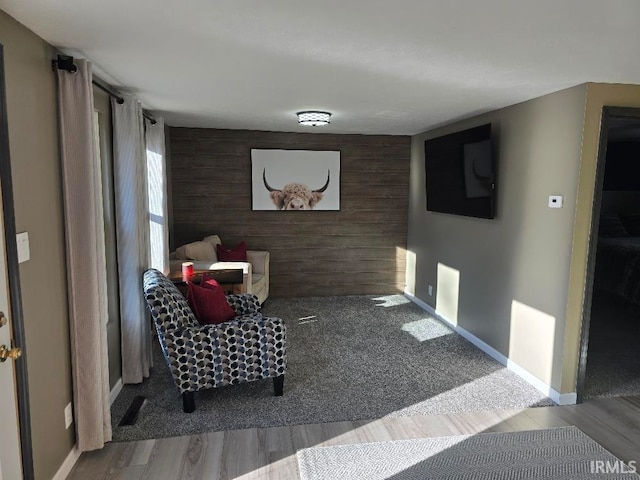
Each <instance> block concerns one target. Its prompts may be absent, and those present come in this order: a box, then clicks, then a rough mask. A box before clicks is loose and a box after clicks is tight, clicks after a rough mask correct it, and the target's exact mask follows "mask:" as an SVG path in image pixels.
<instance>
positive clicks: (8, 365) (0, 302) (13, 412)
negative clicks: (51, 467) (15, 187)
mask: <svg viewBox="0 0 640 480" xmlns="http://www.w3.org/2000/svg"><path fill="white" fill-rule="evenodd" d="M0 198H1V197H0ZM4 239H5V235H4V219H3V218H2V209H1V203H0V312H3V314H2V317H3V318H4V319H6V320H8V322H7V323H6V324H5V321H4V320H3V318H2V317H0V324H1V325H2V326H0V355H1V354H2V346H5V347H6V348H7V349H9V350H8V351H5V353H15V351H12V350H11V347H12V344H11V340H12V335H11V318H10V317H9V312H10V309H9V291H8V289H7V278H8V274H7V261H6V257H5V242H4ZM17 361H21V360H20V359H18V360H17ZM15 362H16V360H13V359H12V358H7V359H6V360H5V361H2V362H0V480H14V479H18V480H19V479H21V478H22V464H21V460H20V434H19V431H18V407H17V396H16V375H15V371H16V369H15Z"/></svg>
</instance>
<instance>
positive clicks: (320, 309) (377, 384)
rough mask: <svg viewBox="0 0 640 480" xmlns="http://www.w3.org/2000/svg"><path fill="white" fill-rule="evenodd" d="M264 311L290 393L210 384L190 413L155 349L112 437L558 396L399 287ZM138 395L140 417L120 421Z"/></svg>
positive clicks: (275, 302)
mask: <svg viewBox="0 0 640 480" xmlns="http://www.w3.org/2000/svg"><path fill="white" fill-rule="evenodd" d="M263 312H264V313H265V314H266V315H272V316H279V317H281V318H283V319H284V320H285V322H286V324H287V362H288V363H287V374H286V377H285V384H284V396H282V397H274V396H273V385H272V381H271V380H270V379H269V380H264V381H258V382H251V383H247V384H242V385H236V386H231V387H225V388H219V389H209V390H204V391H201V392H197V393H196V395H195V399H196V411H195V412H194V413H192V414H185V413H183V412H182V400H181V396H180V395H179V393H178V391H177V390H176V388H175V386H174V384H173V382H172V380H171V378H170V376H169V371H168V369H167V367H166V364H165V363H164V361H163V359H162V357H161V356H160V354H159V349H158V348H156V356H155V367H154V368H153V372H152V375H151V377H150V378H149V379H147V380H146V381H145V382H144V383H142V384H140V385H127V386H125V387H124V388H123V390H122V392H121V394H120V395H119V396H118V398H117V399H116V401H115V402H114V404H113V407H112V422H113V424H114V425H113V437H114V440H116V441H124V440H139V439H148V438H162V437H168V436H178V435H189V434H195V433H202V432H206V431H216V430H231V429H241V428H250V427H272V426H281V425H297V424H309V423H324V422H337V421H345V420H369V419H376V418H381V417H395V416H407V415H423V414H439V413H454V412H463V411H481V410H493V409H509V408H521V407H530V406H540V405H553V402H552V401H551V400H549V399H548V398H546V397H545V396H544V395H542V394H541V393H540V392H538V391H537V390H536V389H534V388H533V387H532V386H530V385H529V384H528V383H526V382H525V381H524V380H522V379H520V378H519V377H518V376H517V375H515V374H514V373H512V372H510V371H509V370H507V369H506V368H504V367H503V366H502V365H501V364H499V363H498V362H496V361H495V360H493V359H492V358H491V357H489V356H488V355H486V354H485V353H484V352H482V351H480V350H479V349H478V348H476V347H475V346H473V345H472V344H471V343H469V342H467V341H466V340H465V339H463V338H462V337H460V336H459V335H457V334H455V333H453V332H452V331H451V330H450V329H449V328H448V327H446V326H445V325H443V324H442V323H441V322H439V321H438V320H435V319H433V318H430V317H429V315H428V314H427V313H426V312H424V310H422V309H421V308H419V307H418V306H416V305H414V304H413V303H411V302H409V301H408V300H407V299H406V298H404V297H403V296H401V295H394V296H388V297H376V296H345V297H316V298H299V299H269V300H268V301H267V302H266V304H265V306H264V309H263ZM156 343H157V342H156ZM136 395H143V396H145V397H146V398H147V402H146V403H145V405H144V406H143V408H142V410H141V411H140V415H139V417H138V420H137V423H136V424H135V425H132V426H127V427H118V426H117V424H118V422H119V421H120V419H121V418H122V416H123V415H124V413H125V412H126V409H127V408H128V406H129V405H130V403H131V401H132V400H133V398H134V397H135V396H136Z"/></svg>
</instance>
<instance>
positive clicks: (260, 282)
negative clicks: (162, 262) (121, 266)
mask: <svg viewBox="0 0 640 480" xmlns="http://www.w3.org/2000/svg"><path fill="white" fill-rule="evenodd" d="M219 243H222V242H221V241H220V237H219V236H218V235H210V236H208V237H205V238H203V239H202V240H200V241H198V242H192V243H188V244H187V245H182V246H181V247H178V248H177V249H176V250H175V252H172V253H171V255H170V256H169V259H170V267H171V271H172V272H174V271H180V269H181V268H182V262H185V261H192V262H193V267H194V268H195V269H196V270H205V269H208V270H222V269H225V268H242V273H243V282H242V291H243V292H245V293H252V294H254V295H255V296H257V297H258V300H259V301H260V303H264V301H265V300H266V299H267V297H268V296H269V252H264V251H255V250H247V262H219V261H218V255H217V253H216V245H217V244H219Z"/></svg>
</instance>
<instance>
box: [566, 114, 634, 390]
mask: <svg viewBox="0 0 640 480" xmlns="http://www.w3.org/2000/svg"><path fill="white" fill-rule="evenodd" d="M615 117H618V118H619V117H623V118H637V119H638V120H640V108H634V107H608V106H605V107H602V117H601V121H600V143H599V145H598V157H597V160H596V179H595V185H594V192H593V206H592V209H591V235H590V236H589V249H588V252H589V253H588V254H587V276H586V280H585V285H584V287H585V288H584V298H583V303H582V329H581V332H580V352H579V353H580V356H579V358H578V381H577V385H576V393H577V397H578V398H577V401H578V403H582V400H583V395H584V384H585V377H586V373H587V350H588V348H589V328H590V326H591V302H592V299H593V276H594V272H595V268H596V250H597V248H596V247H597V245H598V228H599V225H600V209H601V207H602V188H603V185H604V172H605V163H606V159H607V141H608V138H609V124H610V122H611V119H612V118H615Z"/></svg>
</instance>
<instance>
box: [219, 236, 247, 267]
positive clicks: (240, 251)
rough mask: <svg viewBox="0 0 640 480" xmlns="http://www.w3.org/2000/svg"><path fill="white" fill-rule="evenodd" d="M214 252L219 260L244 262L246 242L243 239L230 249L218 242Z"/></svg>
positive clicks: (245, 259)
mask: <svg viewBox="0 0 640 480" xmlns="http://www.w3.org/2000/svg"><path fill="white" fill-rule="evenodd" d="M216 253H217V254H218V260H220V261H221V262H246V261H247V244H246V243H245V242H244V240H243V241H242V242H240V243H239V244H237V245H236V246H235V247H233V248H232V249H228V248H226V247H224V246H222V244H221V243H219V244H217V245H216Z"/></svg>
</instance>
